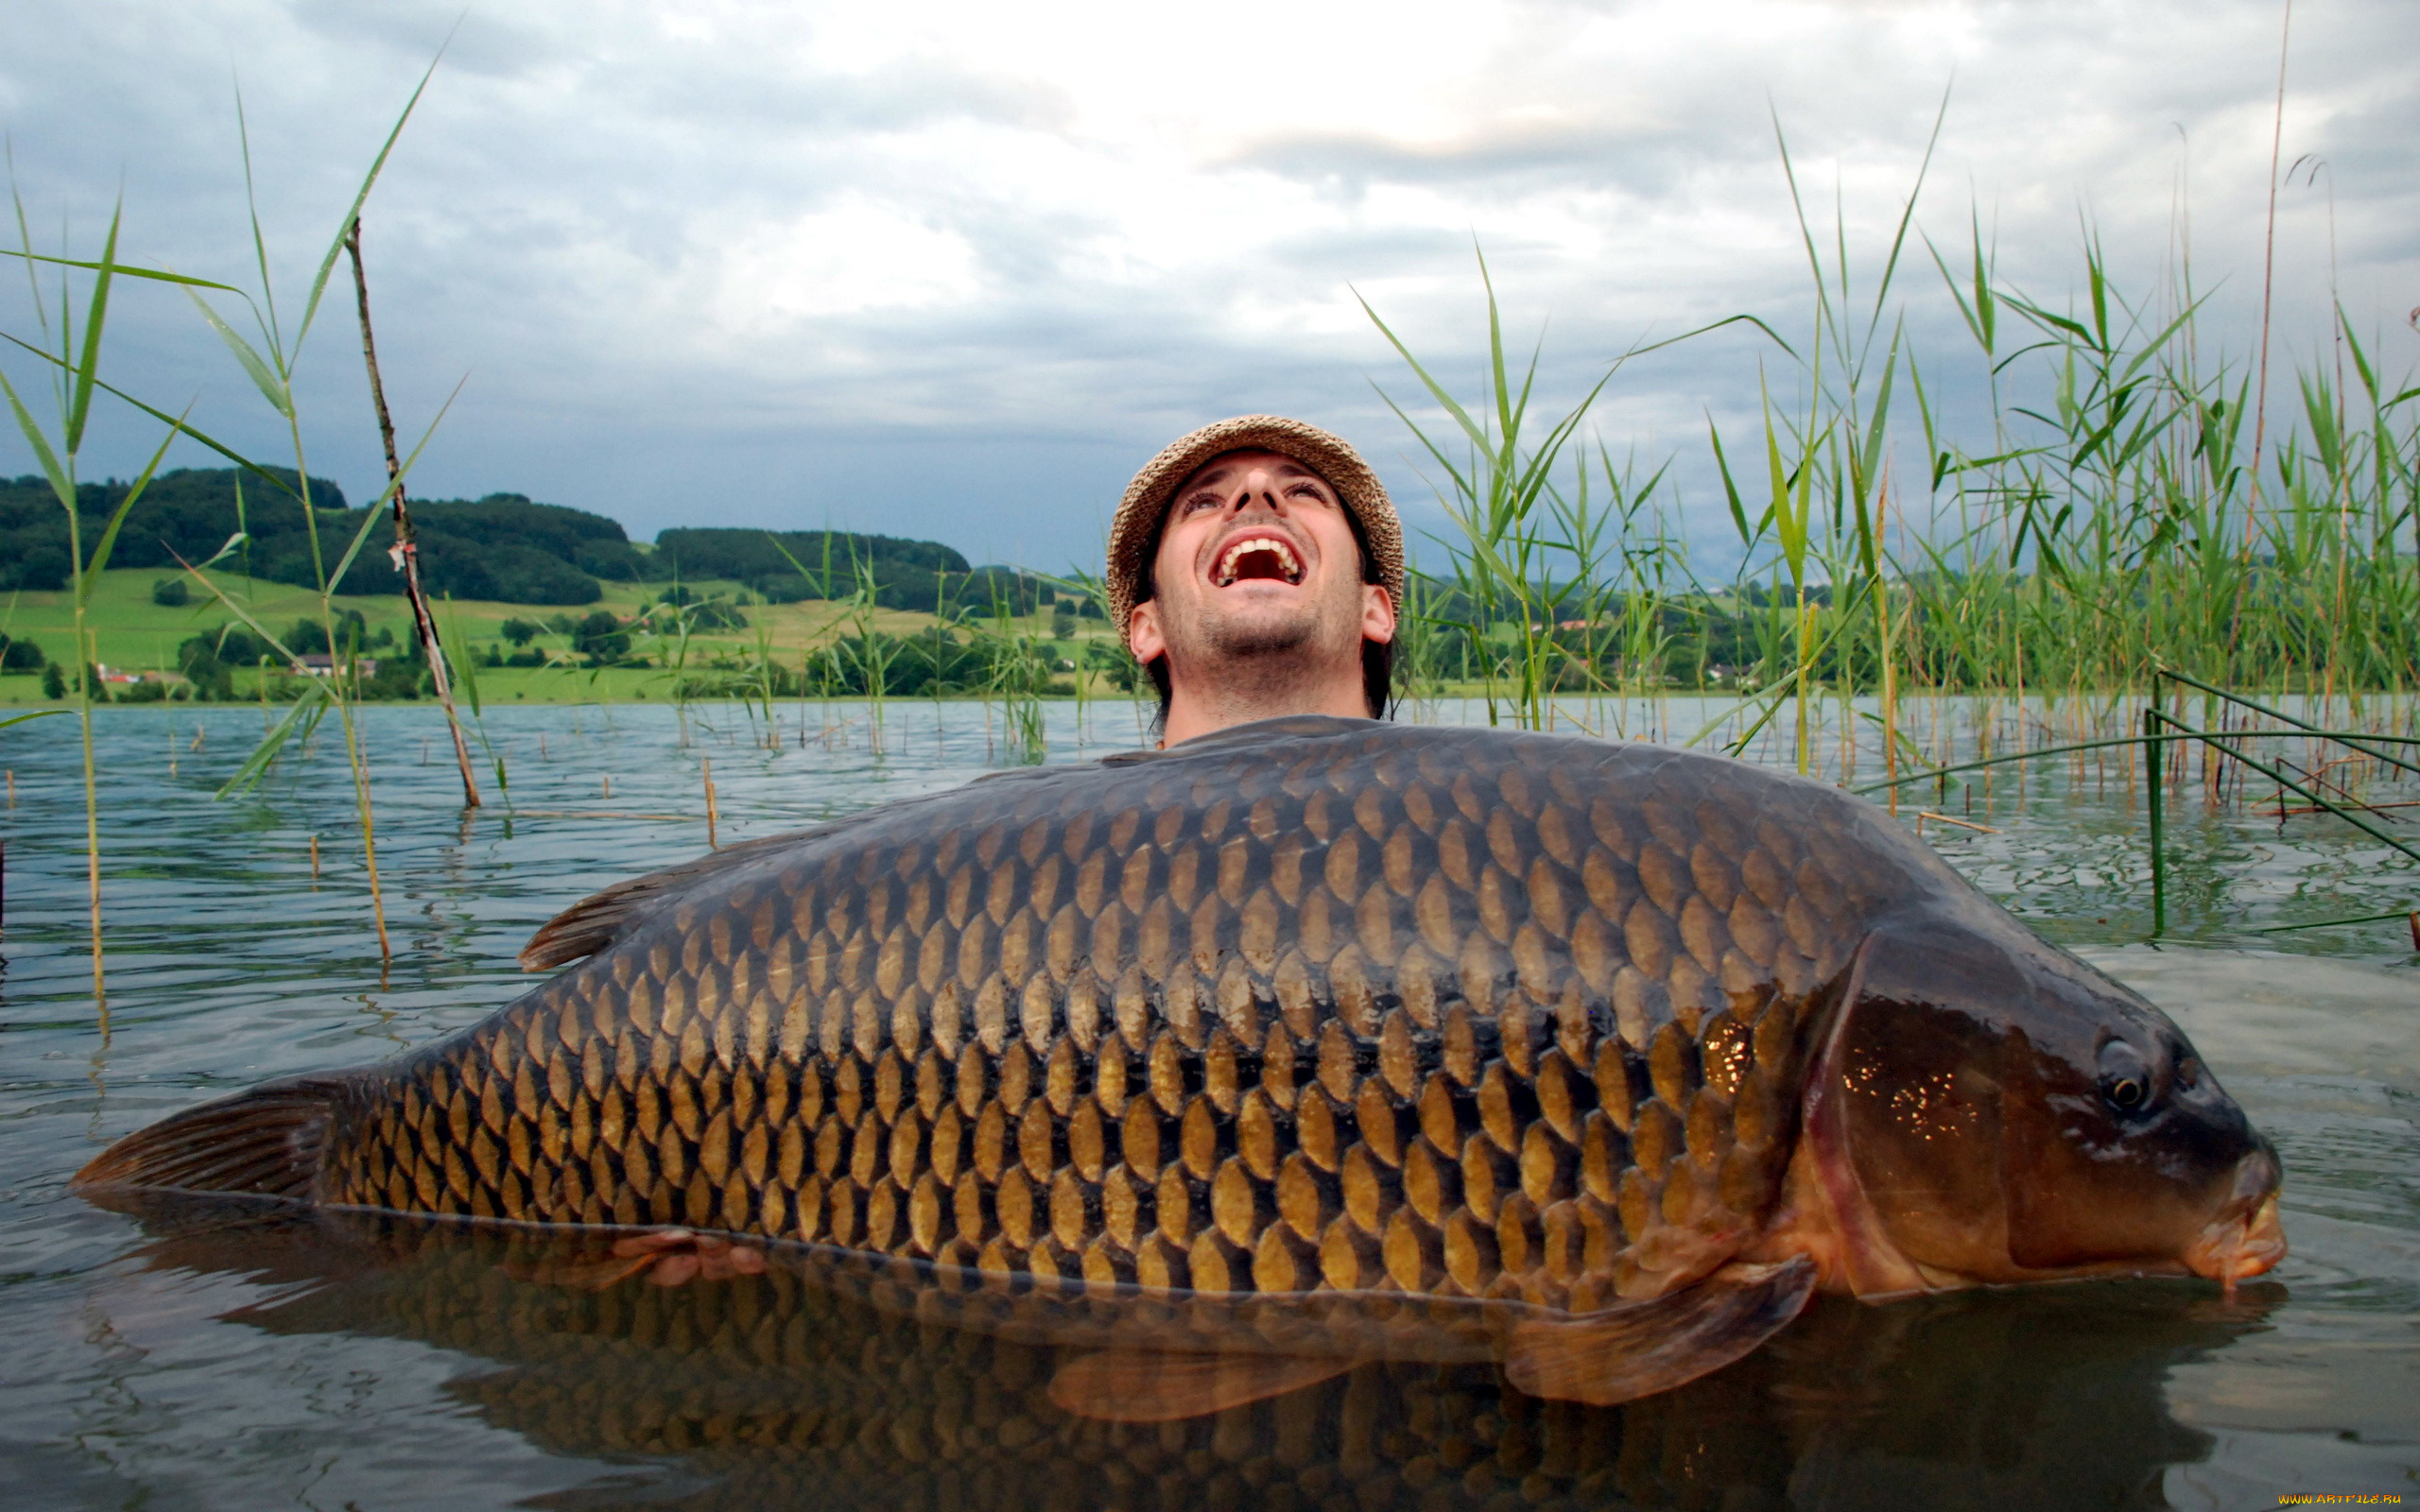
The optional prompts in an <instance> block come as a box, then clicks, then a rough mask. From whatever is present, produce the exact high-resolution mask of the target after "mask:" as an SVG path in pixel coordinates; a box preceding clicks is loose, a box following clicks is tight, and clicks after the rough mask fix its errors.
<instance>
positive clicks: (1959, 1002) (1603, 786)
mask: <svg viewBox="0 0 2420 1512" xmlns="http://www.w3.org/2000/svg"><path fill="white" fill-rule="evenodd" d="M522 960H523V963H524V964H525V966H527V967H528V968H529V969H530V970H533V971H536V970H544V969H546V968H549V967H553V966H559V965H562V964H564V963H568V962H573V961H580V962H582V964H580V965H579V966H578V967H577V968H575V969H574V970H571V971H565V972H563V973H562V974H561V975H559V976H557V977H555V978H554V979H552V980H551V981H548V982H546V983H545V984H544V985H542V986H541V987H539V988H536V989H534V990H532V991H531V992H529V993H527V995H525V996H524V997H522V998H521V999H519V1000H518V1001H516V1002H514V1003H512V1004H510V1005H507V1006H505V1007H504V1008H501V1009H499V1010H498V1011H497V1012H496V1013H494V1014H493V1015H492V1016H491V1017H490V1018H488V1019H487V1020H485V1021H484V1022H481V1023H479V1024H476V1025H474V1026H472V1027H470V1028H468V1029H465V1030H463V1031H460V1032H458V1033H457V1034H454V1035H451V1036H448V1037H446V1038H444V1039H442V1040H437V1041H434V1042H432V1043H430V1044H428V1045H426V1046H423V1047H422V1048H420V1049H418V1050H415V1051H412V1052H410V1053H408V1054H406V1055H404V1056H401V1057H396V1058H395V1059H393V1060H390V1061H388V1062H385V1063H383V1064H381V1065H377V1066H372V1067H368V1068H364V1069H362V1070H359V1071H354V1072H339V1073H335V1074H323V1075H312V1076H303V1077H298V1078H292V1079H288V1080H285V1081H281V1082H276V1083H271V1084H268V1085H266V1086H263V1087H261V1088H258V1089H255V1090H254V1091H251V1092H247V1093H244V1094H242V1095H239V1096H236V1097H233V1098H229V1099H226V1100H223V1101H220V1102H216V1103H213V1104H209V1105H207V1106H204V1107H201V1108H195V1109H192V1110H190V1111H188V1112H186V1113H182V1114H180V1115H177V1116H175V1117H173V1118H170V1119H167V1120H165V1121H164V1122H162V1123H160V1124H158V1125H153V1126H151V1127H150V1128H147V1129H144V1130H141V1131H139V1132H137V1133H135V1134H132V1135H130V1136H128V1137H127V1138H126V1139H124V1140H121V1141H120V1142H118V1143H116V1144H115V1145H113V1146H112V1147H111V1148H110V1149H109V1150H107V1151H105V1152H104V1153H103V1154H102V1155H101V1156H100V1157H98V1158H97V1159H96V1160H94V1161H93V1162H92V1163H91V1164H90V1165H88V1166H87V1167H86V1168H85V1169H84V1170H83V1172H82V1173H80V1175H79V1176H78V1183H79V1185H81V1186H83V1187H85V1188H87V1189H105V1188H111V1187H134V1188H147V1189H157V1188H165V1189H177V1190H187V1191H209V1192H222V1193H252V1194H263V1195H266V1196H270V1197H276V1198H283V1199H287V1200H292V1201H299V1202H304V1203H312V1204H319V1205H323V1206H333V1207H354V1208H369V1209H382V1210H389V1211H398V1212H412V1213H430V1214H451V1215H460V1216H466V1217H475V1218H487V1219H502V1220H511V1221H517V1222H522V1223H540V1224H561V1225H593V1226H615V1227H620V1228H625V1229H630V1228H640V1229H646V1228H661V1227H669V1228H673V1229H681V1230H709V1231H716V1232H719V1233H722V1234H730V1235H743V1236H756V1237H760V1238H763V1239H771V1240H782V1241H791V1242H798V1243H804V1244H807V1245H815V1246H832V1247H836V1248H839V1249H845V1250H852V1251H858V1252H863V1253H867V1254H872V1255H878V1256H887V1257H894V1258H895V1260H896V1261H897V1262H898V1263H900V1265H901V1266H902V1267H904V1268H906V1269H912V1270H916V1271H918V1272H919V1273H920V1274H923V1275H925V1276H927V1277H929V1278H933V1279H934V1280H935V1282H936V1289H935V1290H934V1291H933V1292H932V1293H931V1294H930V1295H929V1296H928V1297H927V1300H928V1301H935V1299H940V1300H939V1301H938V1302H936V1308H937V1315H942V1316H946V1317H947V1318H948V1319H950V1320H955V1321H959V1322H962V1323H967V1324H970V1325H972V1326H975V1327H977V1328H982V1329H987V1330H990V1331H992V1332H1001V1333H1008V1334H1014V1333H1016V1332H1020V1331H1029V1332H1036V1333H1039V1334H1043V1335H1046V1336H1049V1337H1052V1338H1055V1339H1057V1340H1060V1341H1062V1342H1067V1341H1077V1342H1091V1343H1093V1344H1095V1345H1097V1346H1098V1348H1099V1352H1098V1354H1095V1355H1092V1356H1089V1357H1086V1358H1082V1359H1078V1360H1076V1361H1075V1362H1073V1363H1072V1364H1071V1365H1070V1366H1067V1367H1065V1368H1064V1369H1063V1370H1062V1371H1061V1373H1060V1377H1059V1379H1058V1381H1057V1382H1056V1383H1055V1384H1054V1392H1053V1395H1054V1399H1055V1400H1058V1401H1060V1402H1061V1404H1062V1405H1064V1406H1068V1407H1070V1408H1072V1409H1074V1410H1078V1411H1082V1412H1089V1413H1092V1414H1094V1415H1097V1416H1103V1417H1181V1416H1184V1415H1186V1414H1189V1413H1194V1412H1200V1411H1204V1410H1209V1409H1210V1408H1213V1407H1217V1406H1219V1405H1223V1404H1227V1403H1231V1402H1234V1401H1237V1400H1251V1399H1253V1398H1255V1397H1259V1396H1265V1395H1269V1394H1271V1393H1272V1392H1275V1391H1280V1390H1285V1389H1289V1388H1291V1387H1293V1386H1297V1385H1300V1384H1302V1383H1306V1382H1309V1381H1315V1380H1318V1379H1321V1378H1322V1376H1323V1375H1327V1374H1333V1373H1335V1372H1337V1371H1340V1370H1342V1369H1344V1368H1347V1367H1349V1366H1350V1365H1351V1364H1352V1363H1353V1362H1354V1361H1356V1360H1358V1359H1368V1358H1374V1357H1392V1358H1426V1359H1437V1360H1467V1359H1474V1358H1495V1359H1499V1360H1501V1361H1503V1362H1504V1364H1505V1366H1506V1369H1507V1375H1508V1377H1509V1379H1511V1380H1512V1381H1513V1383H1514V1384H1516V1385H1518V1386H1519V1387H1521V1388H1522V1389H1523V1390H1525V1391H1528V1392H1530V1394H1531V1395H1535V1396H1544V1397H1550V1398H1564V1399H1575V1400H1590V1401H1600V1402H1609V1401H1617V1400H1625V1399H1628V1398H1632V1397H1636V1396H1639V1395H1643V1394H1646V1393H1649V1392H1653V1391H1657V1390H1661V1389H1665V1388H1667V1387H1669V1386H1671V1385H1674V1384H1677V1383H1681V1382H1684V1381H1686V1380H1689V1379H1691V1378H1693V1377H1694V1376H1696V1375H1699V1374H1702V1373H1703V1372H1704V1371H1706V1370H1709V1369H1712V1368H1714V1367H1716V1366H1720V1365H1722V1364H1725V1363H1727V1362H1728V1361H1730V1360H1732V1359H1736V1358H1737V1357H1738V1356H1740V1355H1741V1354H1744V1353H1745V1352H1747V1351H1748V1350H1750V1349H1754V1348H1755V1345H1756V1344H1757V1343H1759V1342H1761V1341H1762V1340H1763V1339H1764V1338H1765V1337H1767V1336H1769V1335H1770V1334H1772V1332H1775V1331H1777V1330H1778V1329H1780V1328H1781V1327H1782V1326H1783V1325H1784V1324H1786V1323H1788V1322H1789V1319H1790V1318H1791V1317H1792V1316H1793V1315H1794V1314H1796V1313H1797V1312H1798V1311H1799V1309H1800V1308H1801V1306H1802V1305H1803V1304H1804V1302H1805V1300H1806V1296H1807V1294H1808V1293H1809V1291H1810V1290H1812V1289H1813V1288H1815V1287H1816V1286H1818V1285H1820V1286H1823V1287H1825V1288H1827V1289H1831V1290H1835V1291H1843V1292H1850V1293H1855V1294H1857V1295H1859V1296H1865V1297H1876V1296H1888V1295H1895V1294H1901V1293H1908V1292H1916V1291H1927V1290H1941V1289H1946V1288H1952V1287H1960V1286H1971V1285H1978V1284H1995V1283H2005V1282H2014V1281H2025V1280H2042V1279H2050V1278H2064V1277H2078V1276H2097V1275H2112V1274H2118V1275H2159V1274H2169V1275H2186V1274H2192V1275H2199V1276H2204V1277H2209V1278H2213V1279H2218V1280H2224V1281H2227V1282H2229V1283H2232V1282H2233V1281H2234V1280H2236V1279H2237V1278H2239V1277H2243V1276H2249V1275H2254V1274H2257V1273H2259V1272H2261V1271H2263V1270H2266V1269H2267V1268H2269V1267H2270V1266H2271V1265H2273V1264H2274V1263H2276V1261H2277V1260H2278V1258H2279V1257H2280V1256H2281V1255H2282V1254H2283V1252H2284V1247H2285V1246H2284V1237H2283V1233H2282V1230H2281V1229H2280V1227H2279V1224H2278V1221H2277V1216H2276V1202H2275V1194H2276V1189H2277V1183H2278V1179H2279V1168H2278V1164H2277V1160H2276V1158H2275V1155H2274V1153H2273V1151H2272V1149H2271V1148H2270V1146H2269V1144H2268V1143H2267V1142H2266V1141H2265V1140H2264V1139H2262V1138H2261V1137H2260V1135H2259V1134H2258V1133H2257V1132H2256V1131H2255V1130H2254V1129H2253V1128H2252V1127H2251V1125H2250V1124H2249V1122H2248V1120H2247V1119H2246V1118H2245V1116H2244V1114H2243V1112H2242V1110H2241V1109H2240V1108H2238V1106H2237V1105H2236V1104H2235V1103H2234V1102H2233V1101H2232V1100H2231V1099H2230V1098H2228V1096H2227V1095H2226V1094H2225V1092H2224V1091H2221V1088H2220V1087H2219V1084H2218V1082H2217V1079H2216V1078H2215V1077H2214V1076H2212V1075H2211V1074H2210V1073H2209V1071H2208V1070H2207V1069H2206V1068H2205V1067H2204V1066H2203V1064H2202V1063H2201V1061H2200V1059H2199V1058H2198V1057H2196V1056H2195V1054H2194V1052H2193V1049H2192V1046H2191V1045H2190V1044H2189V1043H2187V1040H2186V1039H2185V1037H2184V1036H2183V1034H2182V1033H2181V1032H2179V1031H2178V1029H2177V1028H2176V1026H2175V1025H2174V1024H2173V1023H2171V1022H2169V1020H2168V1019H2167V1017H2166V1016H2165V1015H2163V1014H2161V1013H2160V1012H2159V1011H2158V1010H2157V1009H2156V1008H2154V1007H2152V1005H2149V1004H2148V1003H2146V1002H2144V1001H2143V1000H2142V999H2140V998H2139V997H2137V996H2135V994H2133V993H2131V992H2129V991H2127V990H2126V989H2125V988H2121V987H2119V986H2118V985H2117V984H2115V983H2114V982H2111V981H2110V980H2109V979H2107V978H2106V977H2104V976H2102V975H2100V973H2099V972H2097V971H2093V970H2092V969H2091V968H2090V967H2087V966H2085V965H2083V963H2082V962H2080V961H2078V960H2076V959H2075V958H2074V957H2073V956H2071V955H2068V954H2066V953H2064V952H2062V951H2059V950H2057V949H2055V948H2053V947H2051V946H2049V945H2048V944H2046V943H2044V942H2043V941H2042V940H2040V939H2039V938H2038V937H2036V936H2033V935H2032V934H2031V932H2029V931H2028V930H2026V929H2025V928H2024V927H2023V926H2021V925H2020V924H2018V923H2017V922H2016V921H2015V920H2014V919H2012V918H2011V917H2010V916H2009V915H2008V914H2007V913H2005V912H2004V911H2002V910H2001V909H1999V908H1998V907H1997V906H1996V905H1994V904H1993V903H1991V902H1989V901H1988V900H1986V899H1985V898H1983V897H1982V895H1981V894H1980V893H1979V892H1977V891H1976V890H1975V888H1973V887H1972V886H1971V885H1968V884H1967V883H1966V882H1964V881H1963V880H1962V878H1960V877H1959V876H1958V875H1957V874H1956V873H1955V872H1954V871H1952V870H1951V869H1950V868H1948V867H1947V866H1946V865H1945V863H1943V862H1942V861H1941V860H1940V859H1939V858H1938V857H1936V856H1935V855H1934V854H1933V853H1932V852H1931V851H1929V850H1927V848H1926V847H1925V846H1924V845H1923V844H1922V843H1921V842H1920V841H1918V840H1916V839H1914V838H1913V837H1911V836H1910V835H1909V834H1907V833H1905V832H1904V831H1902V830H1901V829H1900V828H1899V827H1898V826H1896V825H1895V824H1893V822H1892V821H1891V820H1889V819H1888V818H1887V817H1886V816H1883V815H1882V814H1881V813H1880V812H1879V811H1877V810H1876V809H1875V808H1874V807H1873V806H1872V805H1870V804H1868V803H1866V802H1864V801H1862V800H1860V799H1855V798H1852V797H1850V796H1848V795H1845V794H1843V793H1841V792H1839V791H1838V790H1836V789H1832V788H1827V787H1824V786H1823V785H1821V784H1818V783H1815V782H1806V781H1802V780H1799V779H1795V778H1791V777H1787V776H1781V775H1777V774H1774V773H1772V772H1770V771H1766V770H1763V769H1760V768H1757V767H1755V766H1752V765H1745V764H1742V763H1738V762H1733V761H1727V760H1722V759H1720V758H1715V757H1708V756H1701V755H1693V754H1688V753H1685V752H1679V751H1673V750H1669V749H1664V748H1659V747H1651V746H1643V745H1616V744H1607V743H1603V742H1599V741H1593V740H1582V739H1576V738H1563V737H1554V736H1547V735H1536V734H1512V733H1505V732H1499V731H1494V730H1441V729H1423V728H1409V727H1395V726H1388V725H1381V724H1374V723H1370V722H1366V721H1357V720H1339V719H1329V718H1319V717H1303V718H1290V719H1280V720H1270V721H1264V722H1262V723H1259V724H1255V725H1250V726H1245V727H1241V728H1238V729H1235V730H1228V731H1224V732H1221V733H1219V734H1218V735H1214V736H1209V737H1205V738H1201V739H1198V740H1193V741H1188V742H1185V743H1184V744H1183V745H1181V746H1179V747H1175V748H1173V749H1170V750H1167V751H1164V752H1157V753H1150V752H1146V753H1137V754H1133V755H1127V756H1115V757H1111V758H1108V759H1106V760H1103V761H1101V762H1098V763H1093V764H1087V765H1072V766H1060V767H1052V768H1046V769H1042V770H1037V771H1032V772H1027V773H1019V774H1014V775H1009V776H1001V777H995V778H992V779H988V780H985V781H982V782H977V783H974V784H972V785H970V786H968V787H965V788H961V789H959V790H957V791H954V792H948V793H942V794H939V795H935V796H932V797H927V798H921V799H909V800H907V801H903V802H897V803H892V804H889V805H886V806H884V807H881V808H877V809H873V810H871V811H869V812H867V813H864V814H861V815H858V816H854V817H852V818H849V819H845V820H842V821H839V822H838V823H834V824H830V825H825V826H823V827H821V828H819V829H815V830H809V831H805V832H803V833H798V834H792V835H784V836H777V837H773V838H769V839H764V840H757V841H752V842H750V843H748V844H745V845H739V846H734V847H731V848H729V849H727V850H724V851H717V852H715V853H713V854H711V855H709V856H706V857H704V858H702V859H700V860H699V861H697V862H694V863H692V864H690V865H687V866H684V867H679V868H672V869H669V870H666V871H662V872H658V873H655V874H653V875H650V876H648V877H643V878H639V879H637V880H635V881H632V882H629V883H624V884H622V885H618V886H615V887H613V888H610V889H608V890H607V891H605V892H603V893H600V894H598V895H597V896H596V897H594V898H592V899H589V900H588V901H587V902H582V903H580V904H579V905H578V906H576V907H574V908H572V909H570V910H569V911H567V912H566V913H564V914H562V916H560V917H559V918H557V919H554V920H553V921H552V922H550V923H549V924H547V925H546V926H545V927H544V929H543V930H541V931H540V932H539V933H538V935H537V936H535V937H534V938H533V939H532V940H531V941H530V943H529V945H528V947H527V949H526V950H525V951H524V952H523V954H522ZM623 1247H624V1250H625V1252H626V1253H628V1252H631V1246H630V1245H629V1243H628V1242H626V1243H625V1245H624V1246H623ZM715 1247H717V1248H719V1242H715ZM644 1248H645V1245H644V1244H642V1245H641V1246H640V1250H641V1251H642V1252H643V1251H644ZM1011 1282H1012V1283H1013V1284H1010V1283H1011ZM1036 1282H1056V1283H1057V1284H1039V1285H1038V1284H1034V1283H1036Z"/></svg>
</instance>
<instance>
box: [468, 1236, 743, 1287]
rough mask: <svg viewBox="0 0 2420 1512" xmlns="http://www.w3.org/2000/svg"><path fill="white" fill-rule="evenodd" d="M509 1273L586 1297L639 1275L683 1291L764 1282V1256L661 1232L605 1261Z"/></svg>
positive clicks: (574, 1260) (625, 1241)
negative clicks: (701, 1284) (752, 1279)
mask: <svg viewBox="0 0 2420 1512" xmlns="http://www.w3.org/2000/svg"><path fill="white" fill-rule="evenodd" d="M507 1273H508V1274H510V1275H511V1276H512V1277H513V1279H515V1280H527V1281H536V1282H539V1283H541V1284H544V1285H548V1286H573V1287H578V1288H579V1289H581V1290H583V1291H603V1290H604V1289H605V1288H606V1287H608V1286H614V1285H618V1284H619V1283H621V1282H623V1281H626V1280H630V1279H631V1277H633V1276H639V1275H644V1276H646V1277H647V1279H648V1281H649V1282H650V1283H651V1284H653V1285H657V1286H683V1285H686V1284H687V1283H688V1282H690V1281H693V1280H709V1281H721V1280H731V1279H732V1278H734V1277H735V1276H762V1275H763V1274H765V1252H764V1251H763V1250H761V1249H759V1248H757V1247H756V1246H753V1245H745V1244H734V1243H733V1242H731V1241H730V1240H728V1239H725V1238H724V1237H722V1236H721V1235H720V1234H701V1233H699V1232H697V1231H696V1230H694V1229H655V1230H652V1231H651V1232H648V1233H643V1234H631V1235H629V1236H628V1237H626V1238H622V1239H617V1240H615V1241H614V1248H613V1251H612V1253H610V1254H608V1255H605V1256H602V1257H588V1256H580V1257H570V1256H566V1257H563V1258H560V1259H553V1260H545V1261H541V1262H538V1263H535V1264H528V1265H523V1266H520V1267H518V1268H517V1269H516V1268H511V1267H508V1271H507Z"/></svg>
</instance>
